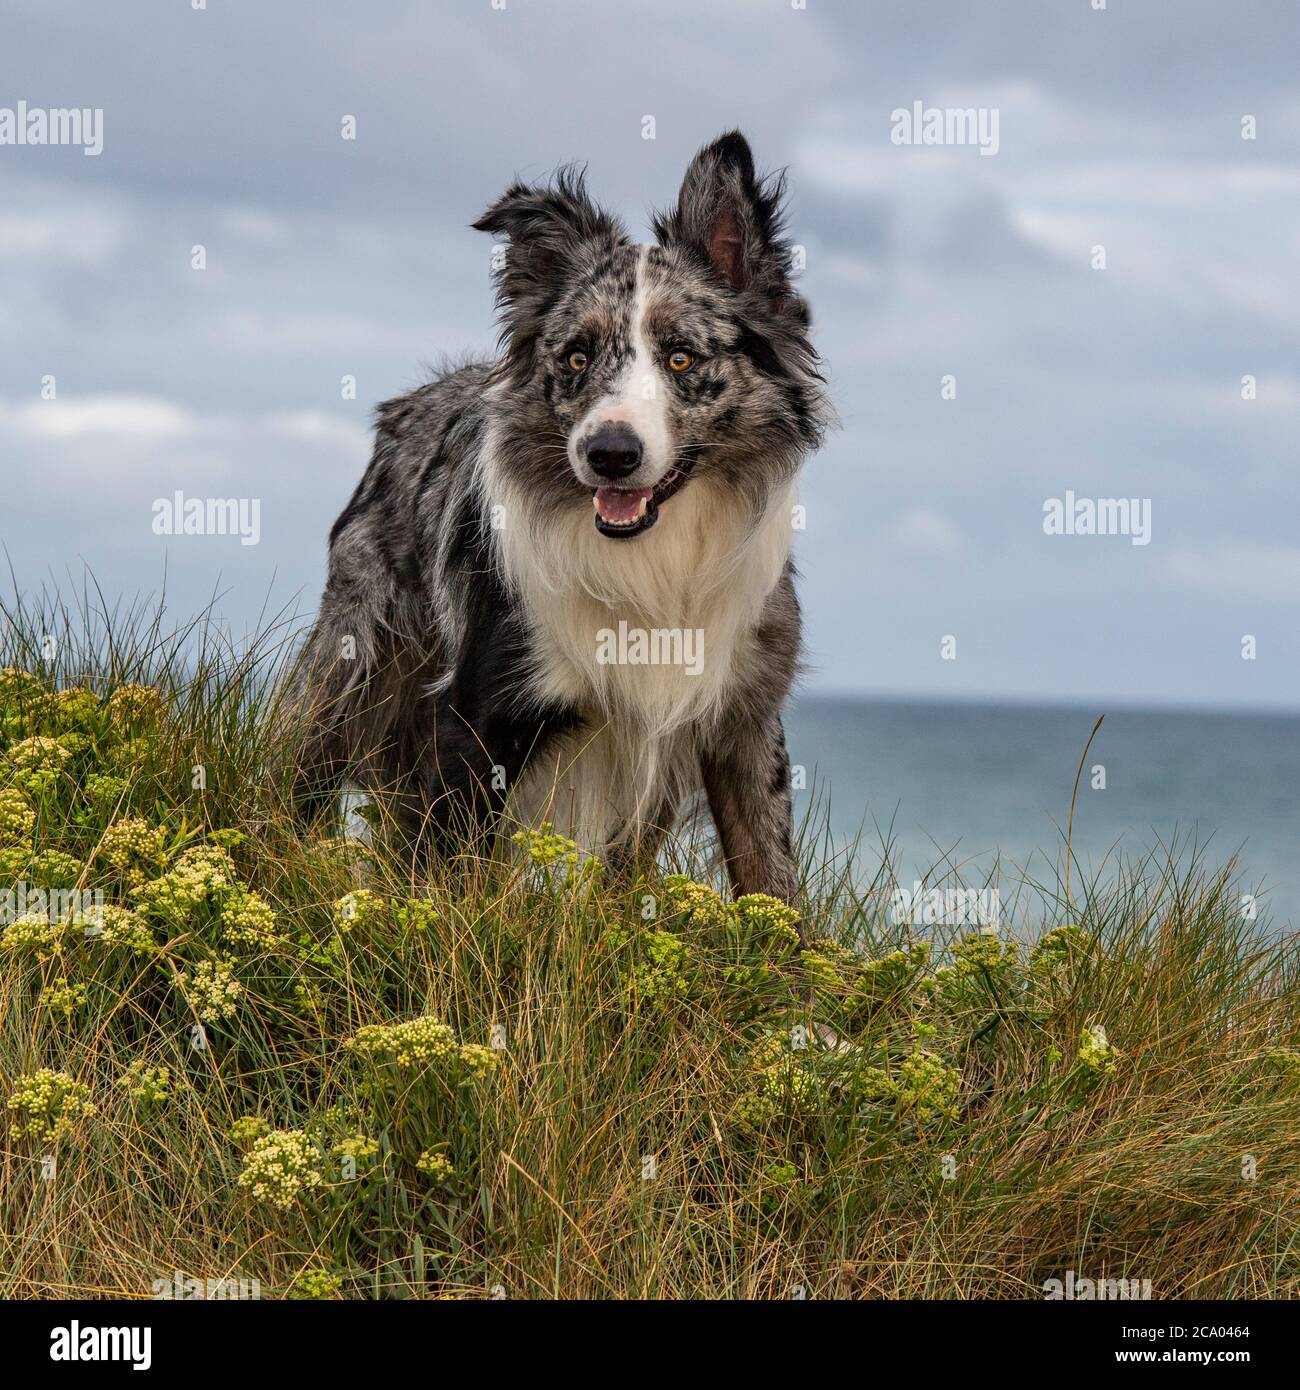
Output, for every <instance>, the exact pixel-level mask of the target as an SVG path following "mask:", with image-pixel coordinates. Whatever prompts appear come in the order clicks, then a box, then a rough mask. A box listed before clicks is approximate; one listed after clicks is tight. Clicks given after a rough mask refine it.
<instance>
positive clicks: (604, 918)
mask: <svg viewBox="0 0 1300 1390" xmlns="http://www.w3.org/2000/svg"><path fill="white" fill-rule="evenodd" d="M3 624H4V629H3V643H2V644H0V667H5V668H8V671H7V673H6V674H5V675H4V676H3V677H0V890H2V889H3V888H4V887H6V886H8V885H10V884H13V885H17V884H19V883H22V884H27V885H30V886H31V887H33V888H35V887H36V886H43V887H46V888H54V889H61V888H62V889H66V888H73V887H76V888H79V889H82V890H86V891H90V892H101V893H102V894H103V900H104V902H105V903H106V904H108V905H109V909H108V910H107V911H106V912H105V914H104V918H103V924H104V929H103V931H102V933H101V934H98V935H97V934H95V933H94V932H93V931H92V932H91V933H90V934H89V935H88V934H87V932H86V930H85V926H86V925H87V924H86V922H85V921H76V920H74V921H64V922H56V923H53V924H51V923H49V922H48V921H45V920H43V919H42V920H36V921H35V922H31V921H29V922H27V923H21V922H20V923H18V924H16V925H8V926H6V927H5V928H4V930H3V932H2V933H0V1100H9V1099H10V1097H13V1098H14V1099H13V1100H11V1101H10V1109H9V1112H8V1116H7V1123H6V1124H5V1133H4V1137H3V1139H0V1295H3V1296H7V1297H34V1296H56V1295H73V1296H115V1297H148V1296H150V1294H151V1292H152V1290H153V1286H154V1281H155V1280H163V1281H165V1282H166V1283H167V1284H168V1285H170V1284H171V1282H172V1279H173V1277H174V1271H180V1272H181V1274H182V1275H183V1276H190V1277H198V1278H207V1279H213V1278H235V1279H239V1278H242V1279H256V1280H258V1281H259V1283H260V1287H261V1291H262V1294H263V1296H264V1297H278V1296H283V1295H286V1294H288V1293H290V1292H291V1291H294V1292H296V1293H298V1294H300V1295H303V1296H308V1295H310V1296H337V1295H342V1296H354V1297H408V1298H431V1297H475V1298H483V1297H490V1296H492V1292H493V1290H498V1291H500V1292H503V1293H504V1295H505V1296H507V1297H511V1298H686V1297H709V1298H736V1297H746V1298H750V1297H753V1298H788V1297H796V1296H800V1294H801V1292H803V1293H805V1294H806V1296H808V1297H852V1298H910V1297H931V1298H965V1297H977V1298H988V1297H1041V1296H1042V1287H1043V1283H1044V1281H1045V1280H1047V1279H1049V1278H1053V1277H1062V1276H1063V1275H1064V1272H1065V1271H1066V1270H1069V1269H1072V1270H1074V1271H1075V1273H1076V1276H1078V1277H1085V1276H1086V1277H1091V1278H1113V1279H1114V1278H1137V1279H1150V1280H1151V1283H1152V1292H1153V1295H1154V1296H1155V1297H1189V1296H1223V1297H1238V1298H1260V1297H1284V1296H1292V1295H1294V1294H1295V1293H1296V1292H1297V1285H1298V1283H1300V1250H1298V1249H1297V1229H1296V1216H1297V1209H1298V1207H1300V1200H1298V1199H1300V1181H1298V1178H1297V1167H1296V1162H1297V1160H1296V1156H1297V1154H1298V1153H1300V986H1298V983H1297V972H1296V948H1295V942H1294V940H1293V939H1275V938H1273V937H1272V936H1270V934H1269V933H1268V932H1267V930H1266V929H1265V928H1264V926H1263V924H1261V923H1260V922H1254V921H1249V920H1245V919H1244V918H1243V916H1242V912H1241V899H1240V891H1239V889H1238V888H1237V887H1236V885H1235V884H1234V883H1233V882H1232V881H1231V880H1230V878H1229V875H1228V873H1227V872H1226V871H1225V872H1222V873H1218V874H1214V873H1209V872H1208V871H1206V870H1205V869H1204V868H1203V867H1202V865H1201V864H1200V862H1199V861H1198V859H1197V856H1196V854H1195V851H1194V850H1192V851H1191V852H1190V853H1188V852H1179V853H1176V852H1173V851H1172V850H1161V851H1160V852H1159V853H1155V854H1150V855H1146V856H1142V857H1139V858H1138V859H1137V860H1136V861H1135V862H1133V863H1130V864H1118V865H1112V866H1111V870H1112V871H1111V872H1109V873H1108V874H1107V875H1106V876H1105V878H1104V879H1103V878H1098V879H1097V880H1095V881H1093V882H1083V883H1082V884H1080V875H1079V873H1078V870H1077V867H1076V871H1075V875H1074V884H1075V891H1074V895H1073V899H1072V901H1071V902H1070V903H1068V904H1067V903H1066V902H1065V901H1064V897H1063V893H1062V891H1061V890H1060V888H1059V887H1058V886H1057V885H1050V886H1042V887H1036V886H1033V885H1027V884H1021V885H1020V886H1019V887H1018V889H1017V891H1016V894H1015V901H1014V903H1013V904H1012V905H1011V906H1012V909H1013V910H1010V911H1008V913H1007V916H1008V917H1009V918H1013V919H1014V922H1013V924H1010V925H1008V926H1006V927H1004V929H1003V931H1002V933H1001V936H1000V937H988V936H984V937H981V936H980V935H979V934H978V933H975V934H970V933H969V932H968V931H965V932H964V931H963V930H962V929H954V930H945V929H943V928H939V927H935V928H933V929H931V928H924V929H920V930H914V931H913V933H912V935H911V936H909V933H908V930H907V928H906V927H900V926H897V925H894V924H893V923H892V922H891V920H890V913H889V907H890V892H889V889H890V883H891V880H890V874H889V871H888V866H887V865H885V866H882V869H881V871H880V873H879V874H877V876H876V877H875V879H874V880H873V881H871V882H867V883H854V882H853V880H852V875H851V873H850V871H849V870H848V869H847V868H845V860H844V858H843V857H842V856H840V857H835V856H833V855H832V853H831V851H830V847H829V840H828V838H827V836H826V834H825V831H824V826H822V827H821V828H820V829H818V828H817V827H815V826H813V827H805V833H804V837H803V844H802V849H801V852H802V858H803V864H804V873H805V899H804V908H803V910H804V915H805V924H806V927H805V929H806V932H807V934H808V937H809V940H810V942H811V943H812V944H811V945H810V947H809V949H807V950H806V951H804V952H803V953H801V952H800V951H799V950H798V949H797V946H796V944H795V941H794V938H793V933H792V932H791V929H790V926H789V921H788V914H785V913H783V911H782V910H781V908H780V907H779V905H775V904H772V903H771V902H770V901H766V900H758V899H747V900H742V901H741V902H740V903H729V902H727V901H726V898H725V895H722V896H719V894H718V893H717V892H716V891H715V890H716V889H717V887H718V883H717V881H716V880H715V879H714V878H713V876H712V875H711V873H710V871H709V869H708V864H709V862H710V861H709V858H708V853H707V851H708V844H707V838H706V837H705V836H704V835H703V834H702V833H699V832H698V829H697V833H696V834H694V835H693V836H690V837H688V838H687V840H686V842H685V843H684V844H682V845H680V846H677V847H675V849H674V851H673V855H674V858H673V862H672V863H670V864H666V865H665V866H664V871H663V874H662V875H659V874H656V875H654V876H652V877H650V878H648V879H645V880H643V881H639V882H636V883H627V882H622V883H613V882H606V881H605V878H604V876H603V874H602V873H601V872H600V871H599V870H597V869H595V868H594V867H592V866H580V867H579V868H578V869H577V870H573V869H571V868H569V867H567V866H566V863H565V853H566V849H567V847H566V846H565V845H563V844H562V843H558V842H551V841H546V840H542V839H538V838H537V837H533V838H532V839H531V841H529V840H528V839H527V837H525V840H526V843H525V845H524V846H523V847H522V850H521V851H517V852H514V853H510V852H501V851H498V852H496V853H491V852H489V847H488V846H486V845H485V844H482V843H478V844H466V845H465V846H464V850H463V853H461V854H459V855H458V856H456V858H455V860H454V862H451V863H447V864H443V865H440V866H439V867H438V868H437V869H436V871H435V872H434V873H433V875H432V877H430V878H428V879H420V880H418V881H417V880H413V878H412V877H411V872H410V869H409V867H407V866H405V865H404V864H403V863H401V862H400V861H397V860H394V859H393V858H391V857H389V856H388V855H387V854H385V853H384V852H383V851H382V849H375V848H372V849H367V848H366V847H365V846H358V845H357V844H355V843H347V842H344V841H342V840H340V839H339V838H337V837H332V836H330V835H328V834H326V833H324V832H319V833H315V834H313V835H311V836H304V834H303V833H302V832H301V831H300V830H299V828H298V827H297V826H296V825H295V823H294V821H293V820H292V818H291V817H290V816H289V815H288V813H287V810H286V807H285V804H284V799H283V797H282V795H281V793H280V791H279V779H278V778H277V776H276V774H275V768H276V766H277V764H278V762H279V754H280V753H281V752H282V751H283V750H282V748H281V747H280V746H279V743H278V741H277V738H276V737H275V735H274V734H273V732H272V728H273V716H274V708H275V701H276V691H277V681H278V677H279V675H280V664H281V658H282V656H283V653H284V651H285V646H284V642H283V638H282V634H280V633H279V632H277V630H276V629H275V626H274V624H272V626H271V630H270V632H269V633H268V634H266V635H265V636H264V637H263V638H261V639H257V640H254V641H252V642H251V643H248V644H244V645H242V646H240V647H239V648H236V647H234V646H233V645H232V644H230V643H228V642H226V641H223V640H222V639H221V638H220V636H219V634H218V632H217V629H216V628H215V626H214V625H212V624H211V623H209V622H208V621H207V620H206V619H205V618H200V619H199V620H197V621H196V622H194V623H192V624H188V625H185V626H183V627H182V628H181V629H180V630H178V631H174V632H173V631H169V630H168V629H167V627H166V625H165V622H164V619H163V617H162V616H161V615H160V614H158V613H153V612H149V611H145V610H143V609H135V610H131V611H128V612H119V613H115V614H112V615H105V614H104V613H103V612H102V610H97V609H96V607H95V604H94V602H93V600H90V599H83V601H82V602H81V603H80V604H79V605H78V606H77V607H75V608H74V609H72V610H68V609H66V608H63V607H62V606H60V605H59V604H58V603H57V602H55V601H53V600H50V599H48V598H47V599H43V600H41V601H39V602H38V603H37V604H36V605H34V606H32V605H28V606H23V605H21V604H14V605H11V607H10V608H9V610H8V611H7V613H5V614H4V615H3ZM48 639H52V640H48ZM81 688H84V690H85V691H87V692H88V693H83V694H67V693H63V694H60V693H59V692H66V691H68V690H70V689H81ZM124 691H125V692H126V693H123V692H124ZM150 692H156V694H152V693H150ZM31 739H38V740H49V742H37V743H31V742H29V741H28V740H31ZM200 769H201V771H200ZM124 826H125V828H123V827H124ZM557 855H558V856H559V857H558V859H553V857H554V856H557ZM552 861H553V862H552ZM669 868H672V869H674V870H676V871H678V872H677V873H676V874H675V875H668V873H667V870H668V869H669ZM91 925H92V927H93V926H94V923H93V922H92V923H91ZM1055 928H1066V929H1065V930H1059V931H1054V930H1053V929H1055ZM1049 932H1050V933H1051V934H1050V935H1048V933H1049ZM913 937H915V938H917V939H916V940H913V939H912V938H913ZM921 938H924V940H922V939H921ZM223 972H225V973H223ZM226 981H233V982H234V986H235V988H234V990H233V991H227V990H225V988H224V985H225V982H226ZM214 982H215V984H216V985H217V986H218V987H220V988H219V989H218V991H217V994H216V995H214V991H213V988H212V986H213V984H214ZM218 995H219V997H218ZM810 996H811V999H812V1007H811V1014H810V1012H809V1008H808V1004H807V1000H808V998H809V997H810ZM420 1019H423V1020H425V1022H423V1023H415V1022H414V1021H415V1020H420ZM814 1021H815V1022H817V1023H819V1024H824V1025H829V1027H831V1028H833V1029H834V1030H835V1031H836V1033H838V1035H839V1036H840V1037H841V1038H843V1039H845V1040H849V1041H851V1042H852V1044H853V1045H852V1047H851V1048H849V1049H843V1050H835V1049H832V1048H828V1047H826V1046H824V1045H823V1044H822V1043H821V1041H820V1040H819V1038H818V1036H817V1034H816V1033H815V1032H809V1031H808V1029H809V1025H810V1024H811V1023H812V1022H814ZM403 1024H405V1025H407V1026H406V1027H404V1028H403V1027H399V1025H403ZM200 1025H201V1027H202V1032H201V1033H200V1032H198V1031H196V1030H198V1029H199V1027H200ZM196 1038H197V1039H199V1040H201V1041H202V1042H203V1043H204V1044H205V1045H203V1046H195V1040H196ZM805 1040H807V1044H808V1045H807V1046H795V1045H792V1044H799V1043H802V1042H804V1041H805ZM42 1069H48V1071H49V1072H52V1073H55V1074H56V1075H54V1076H46V1077H44V1079H43V1080H42V1079H39V1078H38V1073H40V1072H41V1071H42ZM162 1069H165V1071H163V1070H162ZM268 1130H269V1131H271V1133H269V1134H268V1133H267V1131H268ZM51 1157H52V1158H53V1159H54V1160H55V1164H56V1166H55V1168H54V1172H53V1176H46V1175H45V1174H48V1172H49V1169H50V1165H49V1162H48V1159H49V1158H51ZM43 1159H45V1160H47V1161H46V1162H45V1164H44V1172H43V1164H42V1160H43ZM1251 1172H1253V1173H1254V1176H1253V1177H1251V1176H1249V1174H1250V1173H1251Z"/></svg>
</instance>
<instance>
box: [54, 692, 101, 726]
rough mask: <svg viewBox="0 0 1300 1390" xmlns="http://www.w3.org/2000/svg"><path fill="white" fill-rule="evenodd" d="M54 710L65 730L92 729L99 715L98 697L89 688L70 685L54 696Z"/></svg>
mask: <svg viewBox="0 0 1300 1390" xmlns="http://www.w3.org/2000/svg"><path fill="white" fill-rule="evenodd" d="M54 709H55V717H56V718H57V720H58V722H59V724H60V726H62V727H63V728H65V729H87V728H93V727H94V724H95V720H96V719H97V717H98V715H99V696H98V695H96V694H95V692H94V691H93V690H91V689H90V687H89V686H85V685H70V686H69V687H68V688H67V689H66V690H60V691H59V692H58V694H57V695H55V697H54Z"/></svg>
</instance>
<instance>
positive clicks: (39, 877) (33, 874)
mask: <svg viewBox="0 0 1300 1390" xmlns="http://www.w3.org/2000/svg"><path fill="white" fill-rule="evenodd" d="M81 871H82V865H81V863H80V862H79V861H78V860H76V859H74V858H73V857H72V855H70V854H65V853H64V852H63V851H62V850H61V849H46V850H42V851H41V852H40V854H38V855H36V856H34V858H33V859H32V861H31V864H30V865H29V866H28V873H27V876H28V879H29V880H30V882H31V884H32V885H33V886H35V887H37V888H67V887H69V885H71V884H74V883H76V882H77V881H78V880H79V879H80V878H81Z"/></svg>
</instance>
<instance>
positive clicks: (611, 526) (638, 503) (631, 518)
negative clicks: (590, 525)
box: [591, 458, 694, 538]
mask: <svg viewBox="0 0 1300 1390" xmlns="http://www.w3.org/2000/svg"><path fill="white" fill-rule="evenodd" d="M693 464H694V459H693V458H691V459H685V460H683V461H682V462H681V463H679V464H678V465H677V466H676V467H675V468H670V469H669V470H668V472H667V473H665V474H664V475H663V477H662V478H660V479H659V481H658V482H657V483H656V484H655V485H654V487H637V488H621V487H598V488H597V489H596V491H595V492H594V493H593V494H592V498H591V501H592V505H593V506H594V507H595V508H596V530H597V531H599V532H600V534H601V535H602V536H611V537H619V538H627V537H629V536H639V535H641V534H642V532H644V531H648V530H649V529H650V528H651V527H652V526H653V525H654V524H655V522H656V521H658V520H659V508H660V507H661V506H662V505H663V503H665V502H666V501H667V500H668V499H669V498H670V497H672V496H673V495H674V493H677V492H680V491H681V489H682V488H683V487H684V486H685V485H686V480H687V478H688V477H690V472H691V467H692V465H693Z"/></svg>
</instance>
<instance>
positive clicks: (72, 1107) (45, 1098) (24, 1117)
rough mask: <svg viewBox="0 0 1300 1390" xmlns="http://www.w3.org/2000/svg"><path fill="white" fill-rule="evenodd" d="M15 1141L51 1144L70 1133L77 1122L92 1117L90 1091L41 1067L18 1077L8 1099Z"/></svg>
mask: <svg viewBox="0 0 1300 1390" xmlns="http://www.w3.org/2000/svg"><path fill="white" fill-rule="evenodd" d="M9 1109H10V1111H11V1112H12V1115H13V1133H14V1136H15V1138H18V1139H22V1138H24V1137H26V1138H30V1139H38V1140H40V1141H41V1142H43V1143H47V1144H52V1143H55V1142H56V1141H58V1140H59V1139H62V1138H63V1137H64V1136H65V1135H67V1134H69V1133H71V1131H72V1128H73V1126H74V1125H75V1124H76V1123H77V1121H78V1120H80V1119H82V1118H83V1117H85V1116H87V1115H93V1114H94V1113H95V1107H94V1105H93V1104H92V1103H91V1100H90V1089H89V1087H87V1086H86V1085H85V1084H84V1083H83V1082H80V1081H77V1080H75V1079H74V1078H73V1077H72V1076H70V1075H69V1074H68V1073H67V1072H66V1071H52V1070H50V1068H49V1067H42V1068H41V1069H40V1071H38V1072H35V1073H33V1074H32V1075H30V1076H20V1077H19V1078H18V1084H17V1085H16V1086H15V1087H14V1089H13V1092H12V1094H11V1095H10V1097H9Z"/></svg>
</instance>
